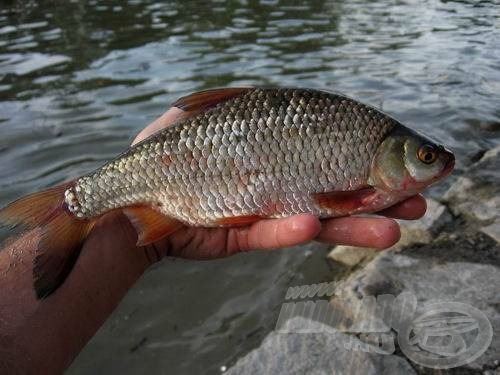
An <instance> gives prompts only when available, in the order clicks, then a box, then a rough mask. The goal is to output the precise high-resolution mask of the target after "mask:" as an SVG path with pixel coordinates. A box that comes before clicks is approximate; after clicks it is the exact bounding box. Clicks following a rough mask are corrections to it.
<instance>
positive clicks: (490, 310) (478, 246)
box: [342, 232, 500, 371]
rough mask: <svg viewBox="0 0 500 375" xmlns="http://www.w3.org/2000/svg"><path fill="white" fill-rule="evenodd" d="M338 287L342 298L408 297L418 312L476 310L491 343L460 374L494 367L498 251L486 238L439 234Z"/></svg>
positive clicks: (499, 325) (499, 348)
mask: <svg viewBox="0 0 500 375" xmlns="http://www.w3.org/2000/svg"><path fill="white" fill-rule="evenodd" d="M343 285H344V287H345V289H344V290H343V291H342V295H343V296H345V297H355V298H362V297H364V296H379V295H382V294H391V295H394V296H398V295H399V294H400V293H402V292H410V293H412V294H413V295H414V296H415V297H416V299H417V301H418V305H417V306H418V308H421V307H423V306H426V305H429V304H431V303H435V302H461V303H465V304H467V305H470V306H473V307H475V308H477V309H479V310H480V311H481V312H482V313H483V314H485V315H486V317H487V318H488V320H489V321H490V323H491V325H492V328H493V341H492V343H491V345H490V347H489V348H488V350H487V351H486V352H485V353H484V354H483V355H482V356H481V357H479V358H478V359H476V360H475V361H474V362H472V363H470V364H467V365H465V366H464V369H470V370H476V371H477V370H484V369H487V368H492V367H494V363H495V360H497V359H498V353H500V311H499V309H498V306H500V247H499V246H498V244H497V243H495V242H494V241H492V240H491V239H489V238H488V237H486V236H484V235H482V234H478V233H476V234H474V235H472V234H469V233H465V232H464V233H459V234H455V235H452V236H447V235H443V236H442V237H440V238H439V239H438V240H436V241H434V242H433V243H430V244H421V245H416V246H413V247H408V248H405V249H403V250H402V251H401V252H399V253H395V252H385V253H384V254H382V255H380V256H379V257H377V258H375V259H374V260H373V261H372V262H370V263H369V264H368V265H367V266H366V267H365V268H363V269H362V270H360V271H358V272H356V273H354V274H352V275H351V276H350V277H349V278H348V279H347V280H346V282H345V283H344V284H343ZM353 313H354V312H353ZM407 318H408V319H409V318H410V317H409V316H408V317H407Z"/></svg>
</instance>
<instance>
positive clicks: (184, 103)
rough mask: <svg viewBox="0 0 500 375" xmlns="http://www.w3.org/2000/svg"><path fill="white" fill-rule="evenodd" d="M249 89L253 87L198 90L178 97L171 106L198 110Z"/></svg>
mask: <svg viewBox="0 0 500 375" xmlns="http://www.w3.org/2000/svg"><path fill="white" fill-rule="evenodd" d="M249 90H253V88H252V87H227V88H223V89H213V90H205V91H199V92H195V93H193V94H191V95H188V96H184V97H182V98H180V99H178V100H177V101H176V102H175V103H174V104H172V107H177V108H180V109H182V110H183V111H187V112H199V111H202V110H204V109H207V108H211V107H214V106H216V105H217V104H219V103H222V102H225V101H227V100H229V99H232V98H234V97H236V96H238V95H242V94H244V93H246V92H247V91H249Z"/></svg>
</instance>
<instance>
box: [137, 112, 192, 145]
mask: <svg viewBox="0 0 500 375" xmlns="http://www.w3.org/2000/svg"><path fill="white" fill-rule="evenodd" d="M184 113H185V112H184V111H183V110H182V109H179V108H177V107H172V108H170V109H169V110H168V111H167V112H165V113H164V114H163V115H161V116H160V117H158V118H157V119H156V120H155V121H153V122H152V123H151V124H149V125H148V126H146V127H145V128H144V129H142V131H141V132H140V133H139V134H138V135H137V137H135V139H134V142H132V144H136V143H137V142H140V141H142V140H143V139H145V138H147V137H149V136H150V135H152V134H154V133H156V132H157V131H159V130H161V129H164V128H166V127H167V126H169V125H171V124H173V123H174V122H176V121H177V120H178V119H180V118H181V117H182V115H183V114H184Z"/></svg>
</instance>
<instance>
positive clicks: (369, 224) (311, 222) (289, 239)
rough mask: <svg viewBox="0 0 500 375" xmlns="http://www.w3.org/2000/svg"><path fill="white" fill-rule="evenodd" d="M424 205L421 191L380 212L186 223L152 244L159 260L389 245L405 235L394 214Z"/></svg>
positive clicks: (174, 115) (167, 119) (419, 212)
mask: <svg viewBox="0 0 500 375" xmlns="http://www.w3.org/2000/svg"><path fill="white" fill-rule="evenodd" d="M183 114H184V111H182V110H181V109H179V108H175V107H173V108H171V109H169V110H168V111H167V112H165V113H164V114H163V115H162V116H161V117H159V118H158V119H157V120H155V121H154V122H153V123H152V124H150V125H149V126H147V127H146V128H145V129H144V130H142V131H141V132H140V133H139V135H138V136H137V137H136V138H135V140H134V143H136V142H139V141H141V140H142V139H144V138H147V137H148V136H150V135H151V134H153V133H155V132H157V131H158V130H161V129H163V128H165V127H167V126H168V125H170V124H172V123H174V122H175V121H176V120H177V119H179V118H182V116H183ZM425 210H426V203H425V199H424V198H423V197H422V196H421V195H418V196H414V197H411V198H409V199H407V200H405V201H404V202H401V203H398V204H397V205H395V206H392V207H390V208H388V209H385V210H384V211H381V212H379V214H380V215H381V217H355V216H350V217H341V218H333V219H327V220H318V219H317V218H316V217H314V216H313V215H311V214H300V215H295V216H291V217H288V218H284V219H266V220H260V221H258V222H256V223H253V224H252V225H250V226H246V227H236V228H194V227H183V228H181V229H179V230H178V231H176V232H175V233H173V234H172V235H170V236H169V237H167V238H165V239H163V240H160V241H158V242H157V243H155V244H153V245H152V246H153V249H154V251H155V253H156V254H157V258H158V259H160V258H161V257H162V256H164V255H172V256H180V257H183V258H191V259H214V258H220V257H225V256H229V255H232V254H235V253H238V252H246V251H251V250H271V249H276V248H282V247H288V246H294V245H298V244H301V243H304V242H308V241H311V240H318V241H322V242H327V243H331V244H343V245H352V246H360V247H373V248H377V249H384V248H387V247H390V246H392V245H394V244H395V243H396V242H397V241H398V240H399V238H400V229H399V225H398V223H397V222H396V221H395V220H394V219H393V218H398V219H406V220H414V219H418V218H420V217H422V216H423V215H424V213H425ZM384 216H385V217H384Z"/></svg>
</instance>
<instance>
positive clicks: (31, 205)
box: [0, 182, 94, 299]
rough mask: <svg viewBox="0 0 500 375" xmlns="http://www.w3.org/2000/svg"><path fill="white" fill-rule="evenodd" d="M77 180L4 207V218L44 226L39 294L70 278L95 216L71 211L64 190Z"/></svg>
mask: <svg viewBox="0 0 500 375" xmlns="http://www.w3.org/2000/svg"><path fill="white" fill-rule="evenodd" d="M73 184H74V182H69V183H65V184H62V185H59V186H56V187H53V188H50V189H47V190H44V191H41V192H38V193H34V194H30V195H27V196H25V197H23V198H20V199H18V200H16V201H15V202H13V203H11V204H10V205H8V206H7V207H5V208H3V209H1V210H0V222H1V223H3V224H4V225H7V226H10V227H11V228H14V227H18V226H19V227H21V228H23V229H34V228H40V229H41V238H40V241H39V243H38V248H37V253H36V256H35V259H34V264H33V280H34V288H35V293H36V297H37V298H38V299H42V298H45V297H47V296H49V295H50V294H51V293H52V292H54V291H55V290H56V289H57V288H58V287H59V286H60V285H61V284H62V283H63V282H64V280H65V279H66V278H67V276H68V275H69V273H70V272H71V270H72V268H73V266H74V265H75V263H76V260H77V258H78V255H79V254H80V250H81V247H82V244H83V241H84V240H85V238H86V237H87V235H88V233H89V232H90V229H91V228H92V225H93V223H94V221H93V220H85V219H79V218H77V217H76V216H74V215H73V214H72V213H70V212H69V211H68V209H67V207H66V204H65V201H64V192H65V191H66V189H68V188H69V187H71V186H72V185H73Z"/></svg>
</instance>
